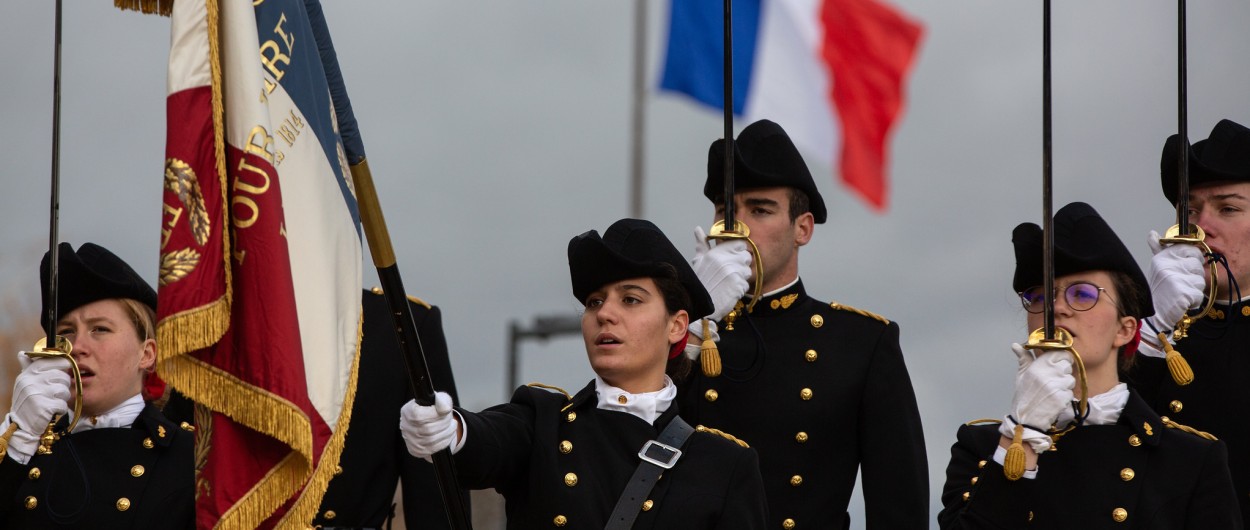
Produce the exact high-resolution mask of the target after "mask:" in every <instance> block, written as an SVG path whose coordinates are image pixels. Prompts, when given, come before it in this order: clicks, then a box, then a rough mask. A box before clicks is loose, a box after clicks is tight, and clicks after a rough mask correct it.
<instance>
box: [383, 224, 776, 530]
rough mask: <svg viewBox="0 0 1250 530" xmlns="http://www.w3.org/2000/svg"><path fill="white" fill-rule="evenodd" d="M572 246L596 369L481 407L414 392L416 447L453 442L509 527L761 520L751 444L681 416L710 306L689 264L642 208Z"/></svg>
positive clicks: (410, 436)
mask: <svg viewBox="0 0 1250 530" xmlns="http://www.w3.org/2000/svg"><path fill="white" fill-rule="evenodd" d="M568 256H569V273H570V275H571V276H572V285H573V295H574V296H575V297H576V298H577V300H578V302H580V303H581V304H583V305H584V306H585V312H584V313H583V314H582V339H583V340H584V341H585V345H586V355H587V357H588V358H589V360H590V366H591V368H592V369H593V370H594V372H595V375H596V377H595V380H594V381H592V382H591V383H590V384H588V385H586V387H585V388H583V389H582V390H581V391H580V392H578V393H577V394H576V395H572V396H570V395H569V394H567V393H566V392H564V391H563V390H559V389H554V388H552V387H546V386H543V385H529V386H524V387H521V388H518V389H517V391H516V393H515V394H513V396H512V400H511V402H509V403H506V404H503V405H499V406H496V407H492V408H489V409H487V410H485V411H482V412H480V413H473V412H468V411H465V410H462V409H454V410H453V408H452V407H451V399H450V398H449V396H447V395H446V394H443V393H439V394H438V395H437V399H436V400H435V405H433V406H429V407H423V406H418V405H417V404H416V403H415V402H411V401H410V402H409V403H408V404H406V405H405V406H404V407H403V409H402V412H401V419H400V427H401V430H402V431H403V434H404V440H405V441H406V442H407V444H408V450H409V452H411V453H412V454H413V455H414V456H418V457H428V456H429V455H431V454H433V453H435V452H437V451H439V450H442V449H444V448H448V447H450V448H451V450H452V452H453V453H454V454H455V461H456V467H457V470H458V472H459V475H460V479H461V484H462V485H464V486H466V487H470V488H475V489H481V488H495V489H496V490H497V491H499V492H500V493H501V494H503V496H504V498H505V499H506V501H507V516H508V528H510V529H535V528H558V527H564V528H584V529H602V528H608V529H627V528H656V529H668V528H682V529H713V528H716V529H729V528H733V529H745V530H752V529H762V528H764V524H765V523H764V520H765V519H764V515H765V513H764V512H765V504H764V489H763V482H762V479H761V478H760V472H759V462H758V458H757V456H756V453H755V451H754V450H753V449H749V448H748V447H747V444H746V443H745V442H742V441H740V440H737V439H736V438H734V437H732V436H730V435H728V434H725V433H721V432H719V431H716V430H713V429H706V428H703V427H692V426H690V425H689V424H686V423H685V421H683V420H681V419H680V418H679V417H678V415H677V413H678V410H677V404H676V402H674V397H676V394H677V388H676V386H675V385H674V382H673V378H680V377H682V376H684V375H685V374H686V373H688V372H689V370H690V366H691V361H690V360H689V359H687V358H686V356H684V355H682V353H683V350H684V347H685V343H686V337H687V326H688V325H689V322H690V320H691V319H693V318H699V317H702V316H704V315H707V314H709V313H711V311H712V302H711V298H710V297H709V295H708V293H707V291H706V290H705V289H704V288H703V286H702V284H700V283H699V280H698V278H697V277H696V276H695V274H694V271H693V270H691V268H690V265H689V264H688V263H687V262H686V260H685V259H684V258H683V257H682V256H681V254H680V253H679V252H678V251H677V249H676V248H674V247H673V245H672V243H671V242H669V240H668V239H667V238H666V237H665V236H664V234H663V233H662V232H660V230H659V229H658V228H656V227H655V225H653V224H651V223H650V222H648V221H641V220H635V219H623V220H621V221H618V222H616V223H614V224H613V225H612V226H611V227H609V228H608V230H607V231H606V232H605V233H604V234H603V236H602V237H600V235H599V233H598V232H596V231H594V230H591V231H589V232H586V233H584V234H581V235H579V236H577V237H574V238H573V239H572V240H571V241H570V242H569V247H568Z"/></svg>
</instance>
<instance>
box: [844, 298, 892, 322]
mask: <svg viewBox="0 0 1250 530" xmlns="http://www.w3.org/2000/svg"><path fill="white" fill-rule="evenodd" d="M829 307H832V308H834V309H837V310H840V311H848V312H851V313H855V314H856V315H862V316H866V317H868V318H872V319H876V320H879V321H881V323H882V324H889V323H890V319H888V318H885V317H883V316H881V315H878V314H876V313H873V312H872V311H864V310H863V309H859V308H855V307H851V306H849V305H846V304H839V303H837V302H831V303H830V304H829Z"/></svg>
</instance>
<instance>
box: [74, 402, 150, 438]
mask: <svg viewBox="0 0 1250 530" xmlns="http://www.w3.org/2000/svg"><path fill="white" fill-rule="evenodd" d="M145 406H147V404H146V403H144V401H143V395H142V394H135V395H134V396H131V398H130V399H127V400H126V401H123V402H122V404H121V405H118V406H116V407H113V409H112V410H110V411H108V412H105V413H104V414H99V415H96V416H86V417H84V418H83V419H82V421H80V422H78V425H75V426H74V432H82V431H87V430H91V429H111V428H117V427H130V426H131V425H132V424H134V422H135V418H138V417H139V413H140V412H143V408H144V407H145ZM69 416H70V420H71V421H72V420H73V419H74V418H73V416H74V412H73V411H70V413H69Z"/></svg>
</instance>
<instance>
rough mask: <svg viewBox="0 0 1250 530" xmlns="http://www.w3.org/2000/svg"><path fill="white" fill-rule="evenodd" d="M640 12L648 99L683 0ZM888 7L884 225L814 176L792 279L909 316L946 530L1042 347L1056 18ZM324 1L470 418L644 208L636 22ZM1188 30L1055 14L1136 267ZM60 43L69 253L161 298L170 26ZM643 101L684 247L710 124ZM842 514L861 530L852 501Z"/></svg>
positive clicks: (18, 63)
mask: <svg viewBox="0 0 1250 530" xmlns="http://www.w3.org/2000/svg"><path fill="white" fill-rule="evenodd" d="M1190 4H1191V5H1190V6H1189V33H1190V41H1189V94H1190V97H1189V115H1190V121H1189V125H1190V136H1191V138H1194V139H1199V138H1205V137H1206V135H1207V134H1208V133H1209V132H1210V130H1211V127H1212V126H1214V124H1215V123H1216V122H1217V121H1218V120H1219V119H1220V118H1222V117H1230V118H1233V119H1235V120H1236V121H1238V122H1240V123H1243V124H1250V100H1248V98H1250V68H1247V67H1246V65H1245V64H1244V63H1243V61H1244V59H1238V57H1242V56H1244V55H1245V52H1246V51H1247V50H1250V32H1247V31H1246V28H1247V27H1250V4H1248V3H1247V2H1244V1H1237V0H1204V1H1201V2H1191V3H1190ZM648 5H649V9H650V24H649V28H648V31H649V44H648V55H649V57H648V61H649V67H648V72H649V75H650V76H651V81H650V84H651V85H653V86H654V85H655V81H654V79H655V77H656V75H657V73H658V72H659V69H660V66H661V64H660V61H661V55H662V51H663V50H662V49H661V46H663V43H664V33H665V31H666V30H667V29H666V27H667V22H666V20H667V3H665V2H660V1H655V0H649V3H648ZM895 5H897V6H899V7H900V8H901V9H903V10H905V11H906V12H908V13H910V14H911V15H912V16H913V17H915V18H917V19H918V20H920V21H921V22H922V23H923V24H924V25H925V28H926V30H925V31H926V34H925V37H924V40H923V43H922V47H921V50H920V53H919V57H918V61H917V63H916V65H915V69H914V71H913V75H912V76H911V79H910V83H909V85H908V90H907V92H908V98H907V106H906V109H905V111H904V115H903V118H902V122H901V123H900V124H899V126H898V128H897V129H896V132H895V134H894V139H893V143H892V148H891V149H892V152H893V156H892V162H891V163H892V168H891V179H892V189H893V193H892V195H891V199H890V202H891V206H890V209H889V211H888V212H886V213H884V214H878V213H875V212H873V211H871V210H869V209H868V208H867V207H866V206H864V205H863V204H862V203H861V202H860V201H859V200H858V199H857V198H855V197H853V196H851V195H850V194H849V193H848V191H847V190H846V189H845V188H843V187H842V186H841V185H839V184H838V183H837V182H836V180H835V178H836V177H835V175H834V173H833V171H832V169H831V168H829V167H821V166H818V165H813V167H812V170H813V173H814V175H815V177H816V182H817V185H818V186H819V188H820V190H821V193H822V194H823V195H824V197H825V202H826V204H827V205H828V206H829V211H830V215H829V221H828V223H826V224H824V225H820V226H818V227H817V230H816V235H815V238H814V240H813V242H812V243H811V245H809V246H808V247H806V248H804V249H803V250H802V252H801V255H802V258H801V267H800V271H801V273H802V274H801V275H802V277H803V280H804V283H805V284H806V285H807V288H808V290H809V292H811V293H812V294H813V295H814V296H816V297H817V298H819V299H822V300H837V301H839V302H843V303H846V304H850V305H854V306H857V307H861V308H864V309H869V310H871V311H875V312H878V313H881V314H883V315H885V316H886V317H888V318H890V319H892V320H895V321H897V322H898V323H899V324H900V325H901V327H902V342H903V351H904V354H905V356H906V359H907V364H908V366H909V367H910V370H911V373H912V382H913V384H914V386H915V388H916V392H917V397H918V399H919V402H920V412H921V415H922V416H923V418H924V423H925V437H926V441H927V444H928V450H929V467H930V478H931V482H932V491H931V499H932V500H931V504H932V506H933V510H934V513H935V514H936V512H937V509H938V506H939V503H938V494H939V492H940V489H941V485H942V479H943V473H944V469H945V465H946V461H947V459H948V458H949V447H950V445H951V443H952V442H953V441H954V433H955V429H956V427H957V426H958V424H959V423H961V422H963V421H966V420H968V419H972V418H980V417H997V416H1001V415H1002V414H1004V413H1005V412H1006V408H1007V406H1008V405H1009V403H1010V397H1011V382H1012V381H1011V378H1012V374H1013V373H1014V366H1015V359H1014V357H1013V356H1012V354H1011V353H1010V350H1009V345H1010V343H1011V342H1014V341H1023V340H1024V339H1025V336H1026V334H1027V330H1026V329H1025V325H1024V320H1025V319H1024V312H1023V311H1022V310H1021V309H1020V307H1019V304H1018V303H1017V302H1016V300H1015V298H1014V295H1013V293H1012V292H1011V285H1010V283H1011V274H1012V270H1013V264H1014V259H1013V257H1012V252H1011V245H1010V233H1011V230H1012V228H1013V227H1014V226H1015V225H1016V224H1018V223H1020V222H1023V221H1033V222H1040V217H1041V199H1040V190H1041V183H1040V178H1041V160H1042V153H1041V3H1040V2H1026V1H1023V0H1016V1H1003V0H948V1H941V2H934V1H924V0H897V1H896V2H895ZM325 10H326V15H327V18H328V21H329V25H330V29H331V31H332V34H333V36H334V40H335V44H336V46H337V50H338V54H339V58H340V60H341V61H342V66H343V72H344V75H345V77H346V80H347V86H348V89H349V90H350V94H351V97H352V102H353V104H354V106H355V110H356V113H357V117H358V119H359V121H360V126H361V130H362V132H363V135H364V140H365V145H366V149H367V152H368V154H369V161H370V166H371V167H372V169H373V174H374V178H375V180H376V181H377V187H378V189H379V192H380V194H381V196H382V203H383V208H384V212H385V214H386V216H387V221H388V224H389V225H390V229H391V235H392V238H393V239H394V243H395V247H396V252H397V254H398V258H399V265H400V268H401V270H402V271H403V273H404V283H405V284H406V286H407V288H408V289H409V292H410V294H413V295H416V296H420V297H421V298H423V299H425V300H427V301H429V302H431V303H433V304H436V305H439V306H440V307H442V310H443V313H444V323H445V327H446V332H447V336H448V342H449V343H450V345H451V349H452V362H453V366H454V368H455V370H456V372H457V380H456V382H457V384H458V386H459V388H460V390H461V396H462V398H463V400H464V402H465V404H466V405H467V406H469V407H470V408H475V409H476V408H482V407H486V406H489V405H491V404H494V403H498V402H501V401H503V400H505V399H506V398H507V394H506V393H505V388H504V356H505V352H506V349H507V344H506V331H507V325H508V322H509V321H512V320H518V321H521V322H522V323H523V324H526V325H528V324H529V323H530V322H531V320H532V317H533V316H534V315H538V314H552V313H572V312H575V311H577V310H578V308H579V306H578V304H577V303H576V301H575V300H573V297H572V294H571V292H570V288H569V280H568V267H567V260H566V255H565V248H566V245H567V243H568V240H569V238H570V237H572V236H573V235H575V234H577V233H580V232H583V231H585V230H587V229H590V228H595V229H598V230H600V231H601V232H602V230H603V229H605V228H606V227H607V226H608V225H609V224H611V223H612V222H613V221H615V220H616V219H619V218H621V217H625V216H626V215H627V214H628V213H629V212H628V166H629V164H628V153H629V151H628V144H627V141H628V137H629V136H628V135H629V131H628V126H629V101H630V94H629V87H630V60H631V59H630V57H631V55H630V54H631V51H632V47H633V46H632V13H633V11H632V10H633V7H632V4H631V3H630V2H626V1H623V0H618V1H612V2H607V1H596V0H534V1H523V2H517V1H498V0H496V1H481V0H470V1H461V2H411V1H394V2H382V1H368V0H361V1H353V2H326V5H325ZM1175 17H1176V3H1175V2H1173V1H1164V0H1133V1H1127V0H1121V1H1101V2H1055V3H1054V7H1053V22H1052V23H1053V30H1054V35H1053V44H1054V48H1053V68H1054V74H1053V76H1054V89H1053V90H1054V92H1053V94H1054V96H1053V97H1054V109H1055V114H1054V126H1055V130H1054V175H1055V183H1054V190H1055V205H1056V209H1057V208H1058V207H1059V206H1061V205H1063V204H1066V203H1068V202H1071V201H1075V200H1082V201H1086V202H1089V203H1091V204H1092V205H1093V206H1094V207H1095V208H1097V209H1098V210H1099V211H1100V212H1101V213H1102V214H1103V216H1104V217H1105V218H1107V220H1108V222H1109V223H1110V224H1111V226H1112V227H1113V228H1115V229H1116V230H1117V232H1118V233H1119V234H1120V235H1121V238H1122V239H1124V240H1125V242H1126V244H1127V245H1128V246H1129V248H1130V249H1131V250H1132V251H1133V252H1134V254H1135V255H1136V256H1137V258H1138V260H1139V261H1140V263H1142V264H1143V266H1145V265H1146V264H1147V260H1148V256H1149V250H1148V248H1147V247H1146V245H1145V235H1146V233H1147V232H1148V231H1149V230H1151V229H1158V230H1162V229H1163V228H1166V227H1167V226H1170V225H1171V224H1173V220H1172V218H1173V213H1172V212H1171V210H1170V207H1169V205H1168V203H1167V202H1166V200H1165V199H1164V198H1163V195H1162V193H1161V191H1160V188H1159V180H1158V173H1159V170H1158V167H1159V154H1160V150H1161V147H1162V145H1163V141H1164V139H1165V138H1166V137H1167V136H1168V135H1169V134H1171V133H1173V132H1174V131H1175V129H1176V125H1177V124H1176V66H1175V65H1176V52H1175V50H1176V30H1175V28H1176V23H1175ZM52 19H53V3H52V2H50V1H17V0H15V1H8V2H3V3H0V72H4V73H3V74H2V75H0V117H2V118H3V121H4V124H5V127H3V128H0V157H2V158H3V160H5V161H6V166H5V168H4V169H3V170H0V174H2V175H3V183H4V186H3V191H0V220H2V222H0V249H3V250H2V251H0V296H3V297H8V298H16V299H18V300H24V301H25V303H26V304H28V307H29V308H30V310H29V312H28V314H27V315H25V316H24V318H25V319H26V321H25V323H26V324H27V325H32V324H33V323H34V322H35V321H36V318H37V317H36V313H37V311H38V300H39V295H38V287H37V283H36V278H37V276H36V271H37V265H38V260H39V257H40V256H41V254H42V253H43V252H44V250H46V245H47V197H48V189H49V186H48V176H49V174H50V165H51V158H50V151H51V148H50V145H51V142H50V137H51V108H52V99H51V87H52V40H53V39H52V29H51V28H52ZM64 25H65V26H64V44H63V61H64V64H63V72H62V83H63V92H62V128H61V134H62V137H61V153H62V154H61V179H62V180H61V182H62V184H61V185H62V198H61V208H62V209H61V233H62V239H63V240H67V241H70V242H72V243H74V245H75V246H77V245H79V244H81V243H83V242H85V241H93V242H96V243H100V244H102V245H104V246H106V247H108V248H110V249H112V250H114V251H115V252H117V253H118V254H119V255H121V256H122V257H123V258H125V259H126V260H127V261H129V262H130V263H131V264H132V265H134V266H135V267H136V269H137V270H138V271H139V272H140V273H141V274H143V275H144V276H145V277H147V278H149V279H150V281H152V283H153V284H155V281H154V279H155V276H156V264H157V245H158V241H159V226H158V225H159V222H160V201H161V178H162V167H163V155H164V134H165V121H164V115H165V94H166V91H165V71H166V63H167V54H168V51H169V20H168V19H165V18H160V17H155V16H144V15H140V14H137V13H133V12H121V11H117V10H116V9H114V8H113V7H112V2H109V1H107V0H72V1H69V2H66V9H65V19H64ZM647 104H648V107H647V113H646V116H647V137H646V149H647V164H646V178H647V181H646V196H645V211H644V216H645V217H647V218H649V219H651V220H653V221H655V222H656V223H657V224H658V225H659V226H660V227H661V228H662V229H664V231H665V232H666V233H667V234H668V235H669V237H670V238H671V239H673V240H674V241H675V242H676V243H677V244H678V247H679V248H682V249H684V250H685V251H686V252H687V253H688V254H691V253H692V247H691V243H690V240H691V236H690V232H691V230H692V228H693V227H694V226H695V225H702V226H704V227H706V226H707V225H708V223H709V220H710V218H711V216H712V208H711V205H710V204H709V203H708V202H707V201H706V200H704V199H703V197H702V195H701V189H702V185H703V180H704V177H705V175H706V160H707V148H708V145H709V144H710V143H711V142H712V141H713V140H715V139H716V138H719V137H720V136H721V123H720V119H719V114H718V113H717V112H714V111H709V110H707V109H704V108H702V107H698V106H696V105H694V104H692V103H690V102H688V101H687V100H685V99H684V98H681V97H678V96H674V95H671V94H658V93H655V92H652V93H651V94H650V95H649V97H648V99H647ZM743 125H745V124H738V127H739V129H740V128H741V127H742V126H743ZM782 125H783V126H784V125H785V124H784V123H783V124H782ZM366 256H367V254H366ZM366 266H367V267H369V268H368V269H367V270H369V271H370V272H368V273H367V274H366V285H365V287H369V286H372V285H373V284H374V283H375V282H376V280H375V277H374V275H373V273H372V272H371V270H372V269H371V267H372V265H371V264H366ZM33 338H34V337H32V340H33ZM522 354H523V361H522V374H521V380H522V382H527V381H543V382H546V383H550V384H555V385H559V386H563V387H565V388H568V389H570V390H575V389H578V388H580V387H581V386H582V385H584V384H585V383H586V381H588V380H589V379H590V377H592V374H591V372H590V370H589V367H588V366H587V363H586V361H585V358H584V350H583V348H582V346H581V342H580V337H578V338H567V339H561V340H556V341H552V342H550V343H547V344H539V343H526V344H525V345H524V346H523V347H522ZM8 377H11V375H9V376H8ZM3 384H7V383H3ZM881 421H889V420H888V419H884V418H883V419H881ZM851 511H852V516H853V518H854V520H855V525H854V527H855V528H863V520H862V516H861V514H862V509H861V507H860V503H859V500H858V499H855V500H854V501H853V503H852V508H851Z"/></svg>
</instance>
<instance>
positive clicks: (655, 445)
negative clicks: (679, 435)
mask: <svg viewBox="0 0 1250 530" xmlns="http://www.w3.org/2000/svg"><path fill="white" fill-rule="evenodd" d="M652 450H658V451H662V452H663V453H666V454H661V455H657V456H651V455H650V454H648V453H649V452H650V451H652ZM638 458H641V459H643V461H646V462H651V463H652V464H655V465H657V466H660V467H662V468H664V469H672V468H673V465H675V464H677V459H678V458H681V449H678V448H676V447H673V446H671V445H665V444H662V443H660V442H657V441H655V440H647V443H645V444H643V445H642V449H640V450H638ZM660 458H664V460H660Z"/></svg>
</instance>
